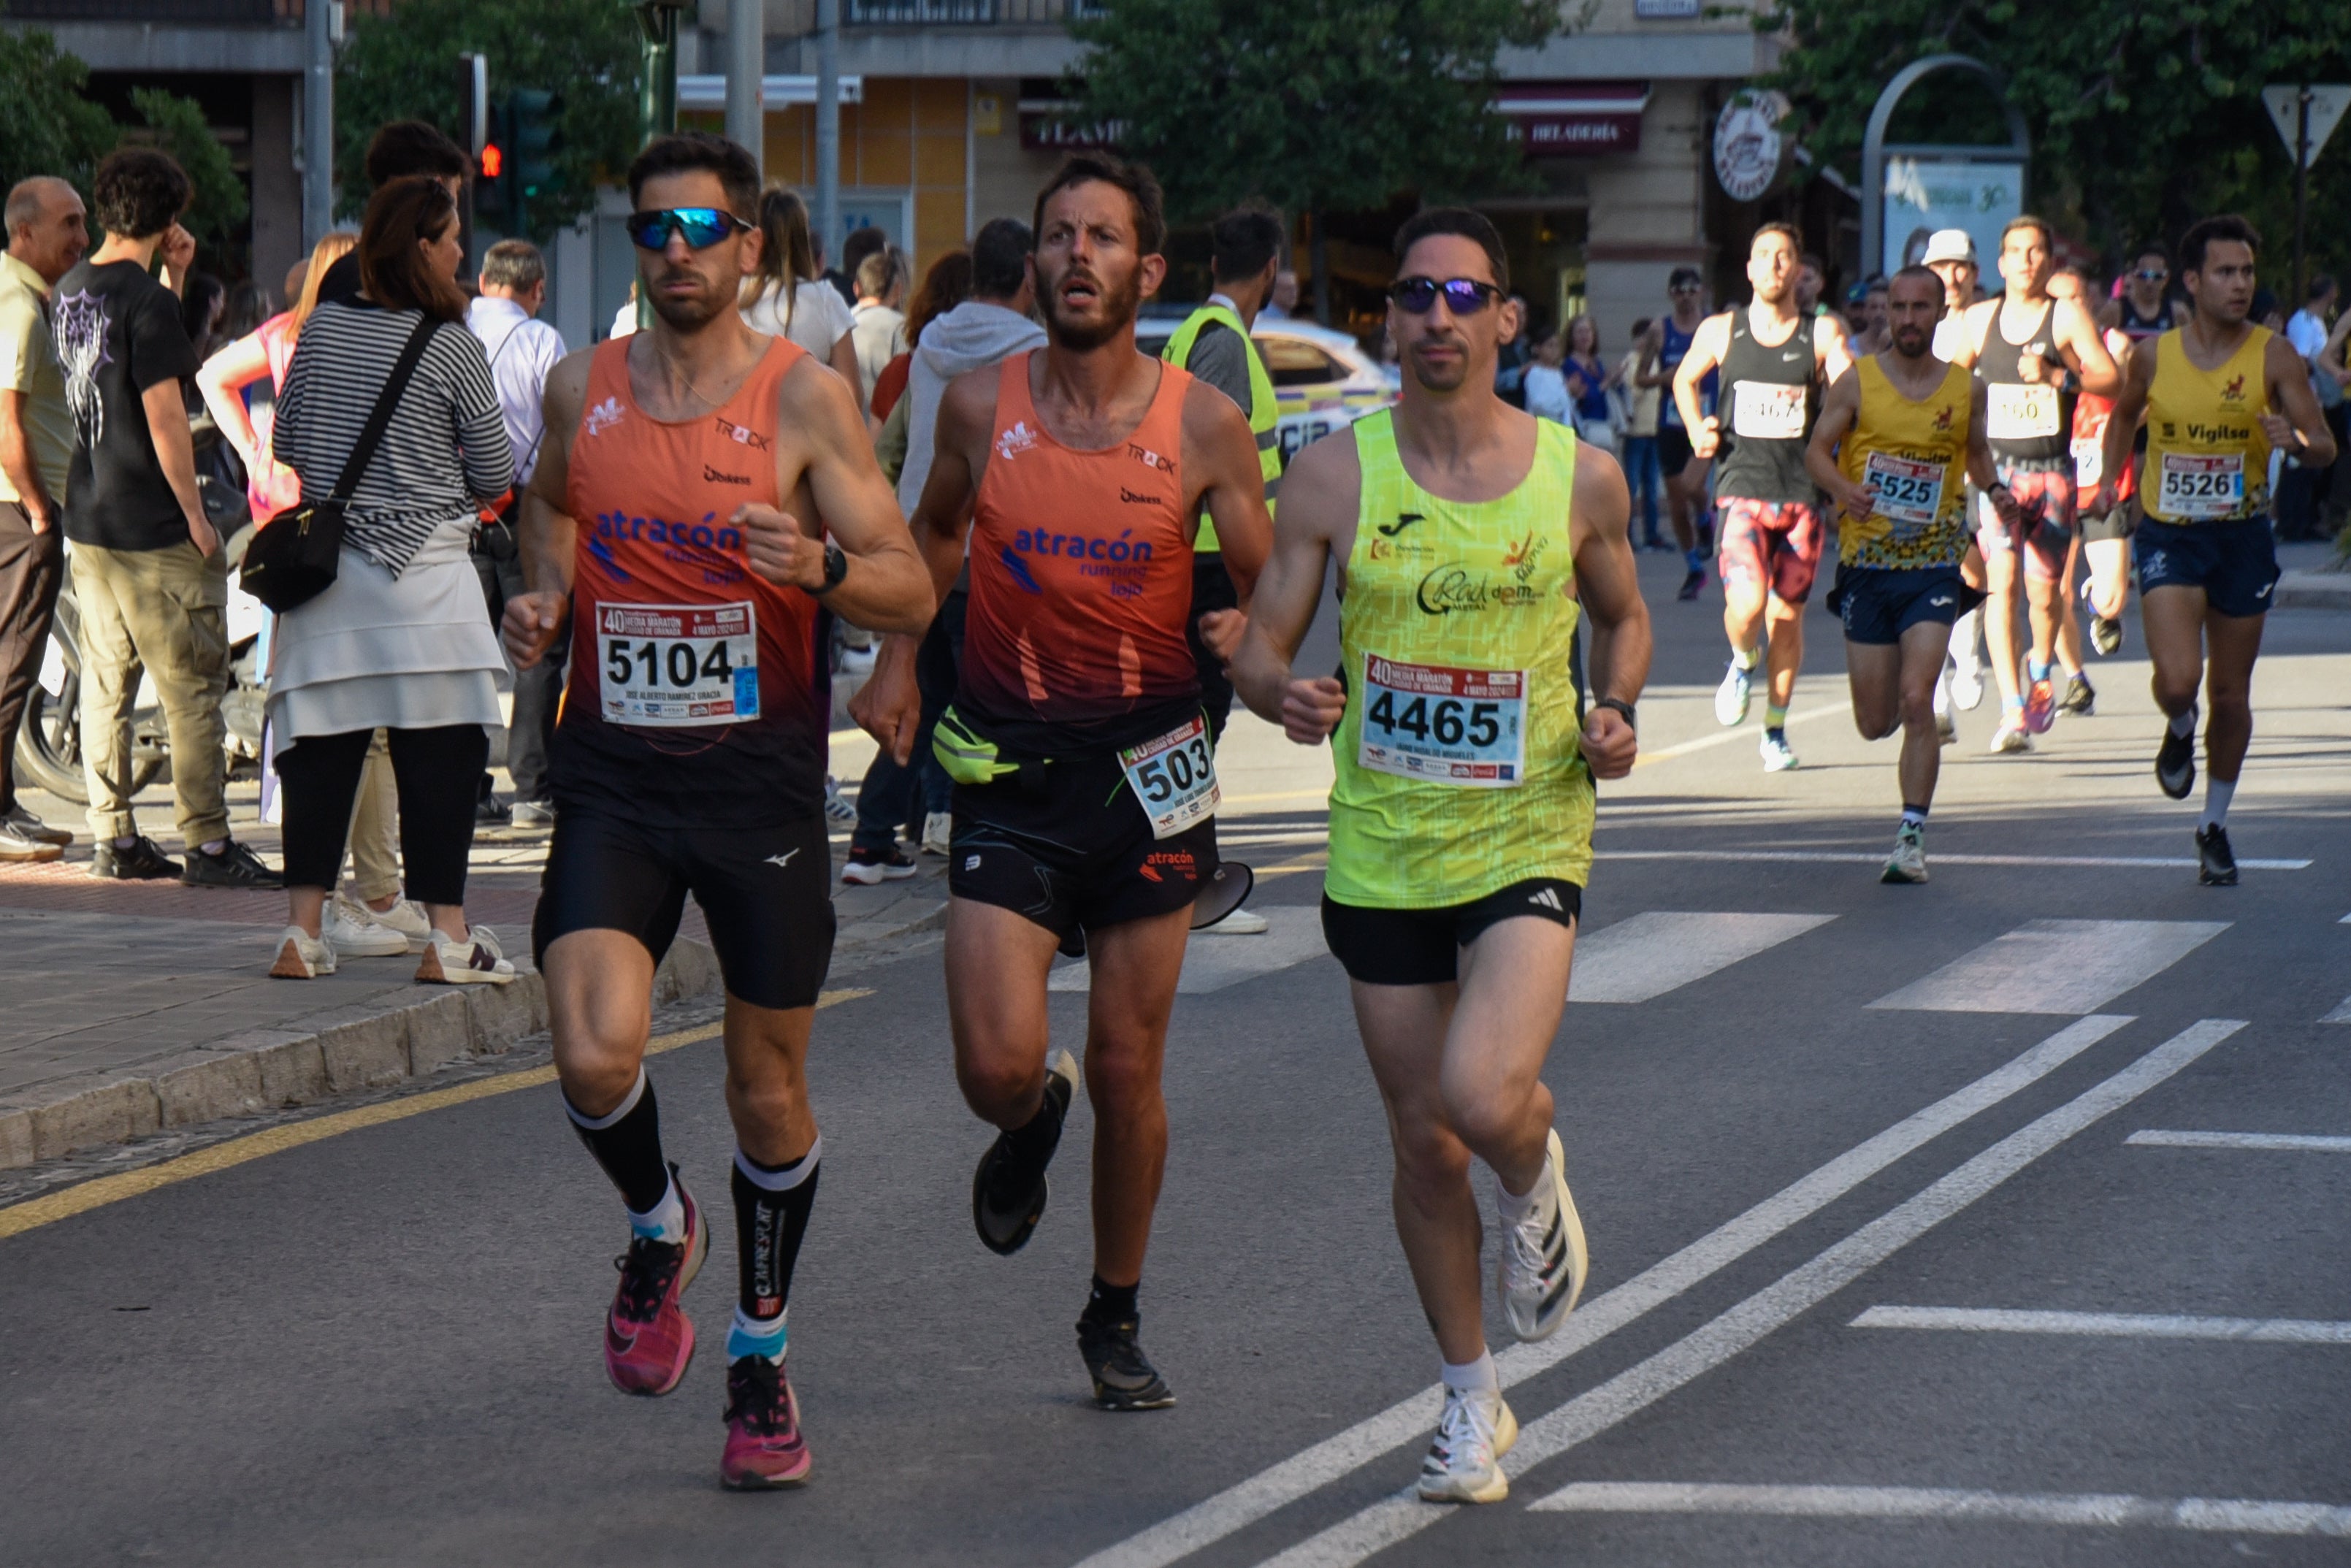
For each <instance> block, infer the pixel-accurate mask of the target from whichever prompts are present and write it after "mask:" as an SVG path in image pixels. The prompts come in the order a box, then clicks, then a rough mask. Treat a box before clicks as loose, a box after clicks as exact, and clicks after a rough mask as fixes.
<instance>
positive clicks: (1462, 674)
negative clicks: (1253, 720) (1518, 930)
mask: <svg viewBox="0 0 2351 1568" xmlns="http://www.w3.org/2000/svg"><path fill="white" fill-rule="evenodd" d="M1351 428H1352V429H1353V434H1354V440H1355V456H1356V461H1357V463H1358V464H1359V465H1360V466H1361V468H1362V470H1363V501H1362V505H1361V507H1360V509H1359V510H1358V512H1357V514H1356V519H1355V542H1354V545H1353V548H1352V549H1350V551H1349V552H1348V556H1347V561H1346V577H1345V583H1346V594H1345V597H1344V598H1343V599H1342V600H1341V601H1340V604H1339V644H1340V651H1341V656H1342V658H1343V661H1344V662H1343V666H1342V668H1343V674H1344V678H1345V680H1346V683H1347V708H1346V712H1345V714H1344V716H1343V717H1342V718H1341V719H1340V721H1339V727H1338V730H1337V731H1336V732H1335V733H1334V734H1333V735H1332V737H1331V739H1332V753H1333V756H1332V760H1333V762H1334V763H1335V765H1336V768H1337V774H1338V777H1337V779H1336V781H1335V782H1334V783H1333V784H1332V787H1331V864H1330V869H1329V870H1328V872H1326V873H1325V874H1324V878H1323V890H1324V891H1325V892H1326V893H1328V894H1330V895H1331V897H1332V899H1333V900H1335V901H1336V902H1338V903H1341V904H1355V905H1359V906H1362V907H1365V908H1372V909H1439V908H1444V907H1447V906H1448V905H1451V904H1467V903H1469V902H1471V901H1472V900H1475V899H1479V898H1483V897H1485V896H1486V895H1488V894H1491V893H1496V892H1499V890H1501V889H1502V888H1504V887H1507V886H1509V885H1510V883H1514V882H1519V881H1521V880H1524V879H1526V878H1528V877H1556V878H1558V879H1560V880H1562V881H1564V882H1572V883H1576V884H1578V885H1579V886H1581V885H1582V884H1583V881H1584V879H1585V878H1586V877H1587V876H1588V875H1589V874H1590V873H1591V870H1592V810H1593V789H1592V774H1591V771H1590V769H1589V768H1587V767H1586V766H1585V765H1584V761H1583V754H1582V753H1581V752H1580V751H1579V750H1578V749H1577V741H1578V740H1579V738H1580V737H1581V736H1582V734H1583V731H1582V728H1581V727H1580V726H1579V725H1578V723H1577V721H1576V716H1575V695H1576V694H1575V677H1574V674H1573V668H1572V659H1573V650H1574V646H1575V622H1576V617H1577V614H1578V612H1579V607H1578V606H1577V604H1576V601H1575V597H1574V589H1575V555H1574V546H1573V538H1572V537H1571V535H1570V533H1569V519H1568V507H1569V504H1570V502H1571V500H1572V499H1573V496H1574V493H1575V434H1574V432H1573V431H1571V430H1570V429H1568V428H1567V427H1566V426H1565V425H1563V424H1554V423H1552V422H1550V421H1548V420H1542V421H1538V422H1537V423H1536V435H1535V460H1534V464H1533V465H1532V466H1531V468H1530V469H1529V470H1528V472H1527V476H1526V477H1525V479H1523V480H1521V481H1520V484H1519V486H1518V487H1517V488H1516V489H1513V490H1512V491H1510V494H1508V495H1506V496H1502V497H1498V498H1496V499H1494V500H1491V501H1448V500H1446V499H1444V498H1442V497H1437V496H1432V495H1430V494H1429V493H1428V492H1427V491H1426V490H1424V489H1422V488H1421V487H1420V486H1418V485H1416V484H1415V483H1413V480H1412V476H1411V475H1410V474H1408V473H1406V472H1405V465H1404V461H1403V459H1402V457H1400V456H1399V455H1397V452H1396V444H1395V422H1394V417H1393V415H1392V414H1391V413H1389V412H1387V411H1386V410H1382V411H1381V412H1379V413H1371V414H1366V415H1365V416H1364V418H1362V419H1360V420H1357V421H1356V422H1355V423H1354V424H1353V426H1352V427H1351Z"/></svg>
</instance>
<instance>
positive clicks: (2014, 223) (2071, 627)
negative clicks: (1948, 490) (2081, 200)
mask: <svg viewBox="0 0 2351 1568" xmlns="http://www.w3.org/2000/svg"><path fill="white" fill-rule="evenodd" d="M2050 259H2051V252H2050V235H2049V225H2047V224H2046V223H2044V222H2043V221H2042V220H2041V219H2039V218H2036V217H2033V216H2032V215H2031V214H2025V215H2022V216H2019V217H2014V218H2011V219H2010V220H2009V221H2008V225H2007V227H2006V228H2004V229H2002V230H2001V237H2000V276H2001V282H2003V283H2004V284H2006V285H2007V288H2006V290H2005V291H2004V292H2003V293H2002V294H2001V297H2000V298H1998V299H1987V300H1984V301H1983V302H1981V303H1980V304H1978V305H1975V306H1973V307H1971V308H1970V309H1969V311H1968V314H1967V319H1966V332H1965V340H1964V345H1963V350H1962V352H1961V353H1960V354H1959V356H1958V362H1959V363H1961V364H1968V365H1972V366H1973V367H1974V369H1975V371H1976V374H1977V377H1978V379H1979V380H1980V381H1981V382H1983V384H1984V391H1985V397H1986V404H1985V414H1984V434H1985V435H1986V436H1987V437H1988V438H1989V439H1990V440H1991V452H1992V461H1993V464H1994V465H1995V466H1996V467H1997V468H1998V470H1999V473H2000V477H2001V480H2002V482H2003V483H2005V484H2006V485H2007V486H2008V487H2009V492H2010V493H2011V495H2013V496H2014V497H2016V501H2017V506H2018V507H2020V508H2021V513H2022V516H2021V521H2020V522H2019V523H2018V525H2017V527H2016V528H2013V529H2011V528H2009V527H2007V526H2006V525H2005V524H2004V523H2003V522H2002V521H2001V515H2000V513H1999V512H1998V511H1997V510H1995V508H1994V507H1992V504H1991V499H1990V497H1982V498H1980V500H1979V501H1978V503H1977V506H1976V516H1975V528H1976V548H1977V549H1979V550H1980V551H1981V552H1982V555H1983V560H1984V588H1985V590H1986V593H1987V598H1986V600H1985V602H1984V607H1983V615H1984V623H1983V624H1984V641H1985V643H1986V644H1987V646H1988V647H1989V649H1990V652H1991V668H1992V676H1993V678H1994V679H1995V680H1996V681H1997V682H1998V683H1999V685H2000V697H2001V717H2000V725H1999V727H1998V728H1997V729H1995V730H1994V731H1993V733H1992V739H1991V749H1992V750H1993V751H1994V752H2012V751H2026V750H2030V749H2031V748H2032V739H2031V737H2032V736H2035V735H2043V734H2046V733H2047V732H2048V729H2049V727H2050V726H2051V725H2052V724H2053V723H2055V722H2056V717H2057V712H2058V706H2059V702H2060V700H2061V695H2062V697H2063V698H2064V700H2065V701H2067V702H2069V703H2070V704H2071V705H2072V706H2074V710H2075V711H2077V712H2078V711H2081V710H2083V709H2084V708H2086V707H2087V706H2089V705H2090V704H2091V703H2093V702H2095V700H2096V694H2095V692H2094V691H2092V690H2091V688H2090V685H2089V681H2088V678H2087V677H2086V676H2085V675H2084V674H2082V657H2081V629H2080V627H2079V625H2078V624H2077V623H2076V622H2075V621H2074V606H2073V598H2072V593H2071V585H2072V583H2073V580H2074V562H2075V560H2076V559H2078V553H2079V546H2078V544H2077V542H2076V538H2075V533H2074V455H2073V438H2072V436H2073V418H2074V407H2073V402H2074V394H2075V393H2076V392H2090V393H2093V394H2095V395H2097V396H2101V397H2109V396H2112V395H2113V394H2114V392H2116V390H2117V389H2118V387H2119V386H2120V377H2119V376H2118V375H2117V374H2116V370H2115V362H2114V361H2113V360H2112V359H2111V358H2110V357H2109V356H2108V355H2107V353H2106V349H2105V343H2104V342H2103V341H2102V340H2101V339H2100V337H2099V333H2098V325H2097V323H2096V322H2095V321H2094V320H2092V319H2091V318H2090V313H2089V312H2088V311H2087V310H2085V309H2084V308H2082V305H2081V303H2080V301H2078V300H2074V299H2060V298H2056V297H2055V296H2053V294H2051V293H2050V291H2049V287H2048V285H2049V267H2050ZM2020 578H2022V581H2023V587H2024V598H2025V600H2026V608H2027V611H2028V612H2029V615H2030V618H2031V621H2032V643H2031V646H2030V648H2029V649H2028V650H2027V651H2026V653H2025V654H2024V657H2023V661H2022V667H2021V668H2020V664H2019V660H2018V656H2017V648H2016V611H2017V602H2016V601H2017V586H2018V580H2019V579H2020ZM2068 643H2070V644H2071V646H2070V647H2069V646H2068V645H2067V644H2068ZM2053 666H2059V667H2062V668H2063V669H2064V673H2065V675H2066V690H2065V692H2064V693H2063V694H2061V693H2060V692H2059V691H2058V690H2057V685H2056V681H2055V678H2054V676H2055V669H2054V668H2053Z"/></svg>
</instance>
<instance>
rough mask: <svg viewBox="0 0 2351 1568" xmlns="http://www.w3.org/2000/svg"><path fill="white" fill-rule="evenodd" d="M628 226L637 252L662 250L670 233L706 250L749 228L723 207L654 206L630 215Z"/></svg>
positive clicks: (691, 245) (695, 247)
mask: <svg viewBox="0 0 2351 1568" xmlns="http://www.w3.org/2000/svg"><path fill="white" fill-rule="evenodd" d="M627 226H628V231H629V237H630V238H631V239H632V240H634V241H635V242H636V245H637V248H638V249H639V250H659V249H661V248H662V247H663V246H665V245H667V244H669V236H670V235H671V233H672V231H674V232H676V233H677V234H679V235H684V238H685V243H686V246H687V247H688V248H689V249H692V250H708V249H709V248H710V247H711V246H714V245H716V244H717V243H718V242H719V241H720V240H723V239H725V238H726V236H727V235H734V234H741V233H743V232H745V231H746V230H747V229H749V228H750V227H751V225H749V224H747V223H745V222H744V221H743V220H742V219H741V218H738V217H737V216H736V215H735V214H733V213H730V212H728V211H726V209H725V208H724V207H654V208H652V209H650V210H649V211H646V212H642V213H631V214H629V222H628V225H627Z"/></svg>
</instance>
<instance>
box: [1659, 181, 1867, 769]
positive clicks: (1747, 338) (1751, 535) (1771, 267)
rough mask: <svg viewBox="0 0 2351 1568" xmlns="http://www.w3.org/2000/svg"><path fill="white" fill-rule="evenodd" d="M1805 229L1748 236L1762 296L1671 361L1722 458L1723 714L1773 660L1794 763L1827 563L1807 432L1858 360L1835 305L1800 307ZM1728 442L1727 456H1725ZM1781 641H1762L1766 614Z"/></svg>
mask: <svg viewBox="0 0 2351 1568" xmlns="http://www.w3.org/2000/svg"><path fill="white" fill-rule="evenodd" d="M1803 243H1804V242H1803V235H1802V234H1801V233H1800V232H1799V231H1798V230H1797V229H1796V227H1795V225H1792V224H1766V225H1763V226H1762V227H1761V228H1760V229H1758V230H1756V231H1755V237H1754V239H1753V241H1752V242H1750V245H1749V247H1748V256H1747V281H1748V282H1749V284H1750V285H1751V286H1752V287H1753V288H1754V290H1755V298H1754V301H1753V302H1752V303H1751V304H1749V305H1747V306H1745V307H1743V308H1734V309H1730V310H1725V311H1723V312H1722V313H1720V314H1719V315H1716V316H1709V317H1708V318H1707V319H1706V320H1704V321H1703V322H1701V323H1699V325H1698V331H1697V334H1696V335H1695V336H1694V337H1693V338H1692V339H1691V340H1690V346H1689V351H1688V352H1687V354H1685V355H1684V356H1683V357H1682V362H1681V366H1680V368H1679V369H1678V370H1677V371H1675V372H1674V402H1675V403H1676V405H1677V406H1678V407H1679V409H1680V410H1681V416H1682V420H1683V423H1685V424H1686V425H1687V428H1688V430H1689V432H1690V449H1691V451H1692V452H1693V453H1695V454H1696V455H1697V457H1698V461H1700V462H1705V461H1707V460H1708V459H1714V460H1715V476H1714V494H1715V500H1716V511H1717V514H1718V516H1719V517H1720V519H1721V522H1720V527H1719V534H1720V537H1721V547H1720V548H1721V567H1720V570H1721V573H1722V600H1723V605H1722V629H1723V633H1724V635H1726V636H1727V637H1729V640H1730V667H1729V670H1728V671H1727V672H1725V674H1724V675H1723V677H1722V685H1720V687H1719V688H1718V689H1717V690H1716V692H1715V694H1714V716H1715V720H1716V722H1718V723H1719V724H1721V725H1723V726H1724V727H1731V726H1735V725H1739V724H1742V723H1744V722H1745V721H1746V718H1747V708H1748V700H1749V695H1750V691H1751V689H1752V687H1753V685H1754V680H1755V671H1756V668H1757V667H1758V666H1759V665H1766V664H1768V686H1767V690H1766V692H1765V695H1764V706H1763V737H1762V744H1761V750H1762V754H1763V768H1764V771H1765V772H1767V773H1778V772H1782V771H1784V770H1785V769H1787V768H1793V767H1795V766H1796V754H1795V753H1794V752H1793V751H1792V750H1791V749H1789V747H1788V736H1787V729H1786V727H1787V723H1788V703H1789V701H1790V699H1791V698H1792V696H1793V695H1794V693H1795V689H1796V671H1797V669H1798V668H1799V667H1800V666H1801V665H1802V664H1803V661H1804V603H1805V601H1807V600H1808V599H1810V598H1811V597H1812V591H1813V577H1814V575H1815V574H1817V573H1818V571H1819V570H1820V565H1821V542H1822V534H1823V530H1822V527H1821V524H1822V520H1823V519H1822V517H1821V510H1820V491H1819V489H1818V488H1817V487H1816V486H1814V485H1813V481H1812V478H1811V476H1809V475H1807V474H1806V473H1805V472H1804V443H1805V440H1806V438H1807V437H1809V436H1810V435H1811V434H1812V428H1813V414H1814V413H1815V412H1816V411H1817V410H1818V409H1819V407H1820V393H1821V389H1822V388H1823V387H1824V386H1826V385H1827V384H1828V383H1829V382H1832V381H1834V380H1835V379H1836V378H1837V377H1838V376H1841V375H1843V374H1844V371H1845V370H1846V369H1847V368H1848V367H1849V366H1850V365H1851V364H1852V363H1853V356H1852V354H1851V352H1850V351H1849V350H1847V349H1846V347H1845V339H1844V328H1843V327H1842V326H1840V325H1839V324H1838V322H1837V319H1836V318H1835V317H1834V316H1831V315H1826V314H1821V315H1814V314H1813V313H1811V312H1809V311H1806V310H1804V309H1802V308H1800V307H1801V301H1800V299H1799V298H1798V295H1797V291H1796V281H1797V277H1798V275H1799V272H1800V270H1801V268H1802V255H1803ZM1716 371H1720V373H1721V391H1720V392H1719V394H1718V399H1717V402H1716V409H1717V412H1716V413H1710V414H1709V413H1704V412H1703V411H1702V409H1701V406H1700V402H1699V395H1698V388H1699V386H1700V384H1701V383H1702V382H1703V381H1704V380H1705V378H1706V377H1707V376H1708V375H1710V374H1713V373H1715V372H1716ZM1718 454H1719V456H1718ZM1767 622H1768V625H1769V628H1770V636H1769V643H1770V652H1769V653H1768V655H1767V653H1765V651H1764V647H1763V645H1762V644H1763V643H1764V642H1765V640H1766V639H1765V627H1766V624H1767Z"/></svg>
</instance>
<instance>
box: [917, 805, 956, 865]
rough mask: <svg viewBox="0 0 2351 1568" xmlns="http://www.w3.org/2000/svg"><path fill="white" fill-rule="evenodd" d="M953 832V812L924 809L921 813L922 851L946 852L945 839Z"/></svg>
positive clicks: (930, 852) (933, 853)
mask: <svg viewBox="0 0 2351 1568" xmlns="http://www.w3.org/2000/svg"><path fill="white" fill-rule="evenodd" d="M954 832H955V813H954V812H952V811H926V812H925V813H924V814H923V852H924V853H925V854H926V855H943V854H945V853H946V852H947V840H948V839H949V838H950V837H952V836H953V835H954Z"/></svg>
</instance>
